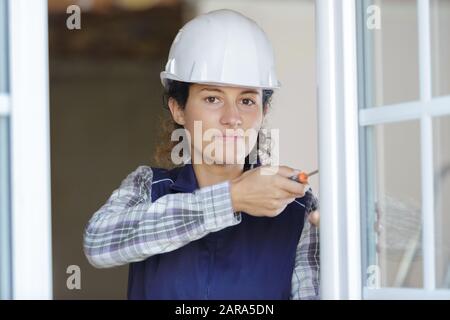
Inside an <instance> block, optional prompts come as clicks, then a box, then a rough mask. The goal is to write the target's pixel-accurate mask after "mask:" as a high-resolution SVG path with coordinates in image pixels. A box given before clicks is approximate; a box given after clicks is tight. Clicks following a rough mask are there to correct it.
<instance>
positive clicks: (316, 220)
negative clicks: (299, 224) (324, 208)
mask: <svg viewBox="0 0 450 320" xmlns="http://www.w3.org/2000/svg"><path fill="white" fill-rule="evenodd" d="M308 221H309V222H310V223H312V224H313V225H314V226H316V227H317V228H318V227H319V225H320V213H319V211H318V210H316V211H312V212H311V213H310V214H309V216H308Z"/></svg>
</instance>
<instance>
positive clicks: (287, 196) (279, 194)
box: [274, 189, 298, 200]
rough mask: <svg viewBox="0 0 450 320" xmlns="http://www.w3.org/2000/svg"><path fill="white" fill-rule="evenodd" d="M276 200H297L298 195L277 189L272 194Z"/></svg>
mask: <svg viewBox="0 0 450 320" xmlns="http://www.w3.org/2000/svg"><path fill="white" fill-rule="evenodd" d="M274 196H275V198H276V199H280V200H288V199H290V198H294V199H295V198H298V194H296V193H292V192H289V191H286V190H284V189H278V190H277V191H276V193H275V194H274Z"/></svg>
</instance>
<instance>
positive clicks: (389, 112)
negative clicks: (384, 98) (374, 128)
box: [359, 96, 450, 126]
mask: <svg viewBox="0 0 450 320" xmlns="http://www.w3.org/2000/svg"><path fill="white" fill-rule="evenodd" d="M445 115H450V96H443V97H439V98H434V99H432V100H429V101H414V102H405V103H400V104H395V105H388V106H384V107H375V108H369V109H363V110H360V111H359V124H360V125H361V126H371V125H376V124H383V123H391V122H400V121H407V120H414V119H420V118H421V117H422V116H429V117H438V116H445Z"/></svg>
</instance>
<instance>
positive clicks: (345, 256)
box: [316, 0, 450, 299]
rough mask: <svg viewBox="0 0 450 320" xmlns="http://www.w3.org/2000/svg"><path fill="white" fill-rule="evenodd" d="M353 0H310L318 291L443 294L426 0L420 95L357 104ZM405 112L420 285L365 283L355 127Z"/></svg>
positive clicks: (436, 101) (449, 293)
mask: <svg viewBox="0 0 450 320" xmlns="http://www.w3.org/2000/svg"><path fill="white" fill-rule="evenodd" d="M357 1H360V0H340V1H336V0H317V1H316V30H317V81H318V82H317V83H318V110H319V111H318V113H319V115H318V119H319V128H320V131H319V144H320V147H319V158H320V160H319V161H320V171H321V176H320V197H321V221H322V223H321V234H320V241H321V252H320V258H321V297H322V299H449V298H450V290H447V289H436V283H435V282H436V275H435V247H434V243H435V242H434V241H435V239H434V225H435V221H434V192H433V164H434V163H433V132H432V119H433V117H436V116H442V115H450V96H445V97H437V98H433V97H432V92H431V88H432V84H431V54H430V51H431V43H430V1H429V0H417V5H418V9H417V12H418V29H419V44H418V46H419V69H420V73H419V74H420V101H416V102H408V103H401V104H396V105H389V106H383V107H377V108H369V109H359V108H358V93H357V92H358V83H357V74H358V69H357V63H356V61H357V56H358V55H357V37H356V34H357V32H356V31H357V29H356V27H357V26H356V20H357V12H356V5H357V4H356V2H357ZM344 70H345V72H344ZM412 119H417V120H420V124H421V132H420V140H421V178H422V189H421V193H422V223H423V237H422V238H423V243H422V247H423V254H424V267H423V279H424V288H423V289H406V288H384V287H383V288H378V289H369V288H367V287H366V286H365V285H364V284H363V283H362V275H363V273H364V271H363V270H362V267H363V263H362V258H361V257H362V251H361V250H366V248H365V246H364V245H363V242H364V241H365V240H364V239H363V238H362V236H361V227H364V226H363V225H361V212H363V209H362V207H361V206H360V200H359V199H360V192H361V191H360V175H363V172H361V171H360V170H362V169H360V168H363V165H362V166H361V167H360V163H359V162H360V152H359V148H360V146H359V137H358V133H359V132H361V130H363V129H364V128H365V127H367V126H372V125H375V124H385V123H391V122H398V121H405V120H412ZM362 162H363V161H362V159H361V164H363V163H362ZM361 204H363V203H361Z"/></svg>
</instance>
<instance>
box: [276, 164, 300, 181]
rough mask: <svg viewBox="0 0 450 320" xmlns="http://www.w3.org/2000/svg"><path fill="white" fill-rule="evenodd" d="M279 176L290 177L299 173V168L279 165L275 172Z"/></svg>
mask: <svg viewBox="0 0 450 320" xmlns="http://www.w3.org/2000/svg"><path fill="white" fill-rule="evenodd" d="M277 173H278V174H279V175H280V176H283V177H286V178H290V177H292V176H294V175H296V174H299V173H300V170H297V169H294V168H291V167H288V166H279V167H278V172H277Z"/></svg>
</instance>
